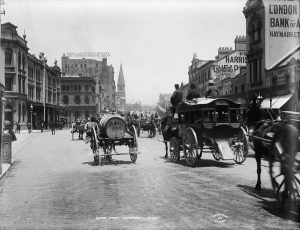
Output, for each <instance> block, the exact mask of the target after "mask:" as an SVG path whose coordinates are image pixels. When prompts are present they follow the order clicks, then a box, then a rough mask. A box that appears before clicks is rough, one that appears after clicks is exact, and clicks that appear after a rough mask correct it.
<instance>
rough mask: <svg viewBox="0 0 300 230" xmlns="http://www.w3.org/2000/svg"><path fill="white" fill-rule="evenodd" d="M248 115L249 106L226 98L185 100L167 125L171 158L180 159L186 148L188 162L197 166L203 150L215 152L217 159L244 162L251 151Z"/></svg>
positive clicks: (185, 156) (166, 135)
mask: <svg viewBox="0 0 300 230" xmlns="http://www.w3.org/2000/svg"><path fill="white" fill-rule="evenodd" d="M244 118H245V108H243V106H242V105H241V104H238V103H235V102H233V101H231V100H229V99H225V98H218V99H212V98H197V99H194V100H192V101H185V102H183V103H181V104H180V105H179V107H178V108H177V111H176V113H175V114H174V117H170V118H169V122H168V124H167V126H166V127H165V128H164V134H163V135H164V139H165V141H169V142H170V156H171V159H172V160H173V161H175V162H177V161H179V159H180V151H183V155H184V158H185V161H186V163H187V165H189V166H194V164H195V163H196V161H197V159H200V158H201V156H202V153H203V152H211V153H212V155H213V157H214V158H215V159H216V160H220V159H223V160H228V159H230V160H234V161H235V162H236V163H238V164H241V163H243V162H244V161H245V159H246V157H247V154H248V139H247V136H246V131H245V129H244V126H243V119H244ZM170 121H171V122H170Z"/></svg>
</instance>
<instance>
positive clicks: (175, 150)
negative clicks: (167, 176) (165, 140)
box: [170, 137, 180, 162]
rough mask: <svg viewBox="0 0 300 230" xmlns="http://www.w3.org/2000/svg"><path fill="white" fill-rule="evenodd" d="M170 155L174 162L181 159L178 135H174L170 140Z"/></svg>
mask: <svg viewBox="0 0 300 230" xmlns="http://www.w3.org/2000/svg"><path fill="white" fill-rule="evenodd" d="M170 156H171V160H172V161H173V162H178V161H179V160H180V150H179V143H178V142H177V140H176V137H172V138H171V140H170Z"/></svg>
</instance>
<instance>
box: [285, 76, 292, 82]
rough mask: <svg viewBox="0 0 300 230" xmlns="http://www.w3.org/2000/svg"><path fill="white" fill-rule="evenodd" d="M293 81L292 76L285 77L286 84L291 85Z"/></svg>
mask: <svg viewBox="0 0 300 230" xmlns="http://www.w3.org/2000/svg"><path fill="white" fill-rule="evenodd" d="M290 81H291V76H290V75H289V74H287V75H285V83H286V84H289V83H290Z"/></svg>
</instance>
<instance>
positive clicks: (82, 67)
mask: <svg viewBox="0 0 300 230" xmlns="http://www.w3.org/2000/svg"><path fill="white" fill-rule="evenodd" d="M61 62H62V73H63V75H65V76H76V77H78V76H80V77H91V78H93V79H95V80H96V91H95V92H96V95H97V97H96V102H95V103H96V104H97V106H98V111H97V114H98V115H99V114H100V113H101V112H103V111H105V110H106V109H111V110H114V109H115V108H116V86H115V81H114V68H113V66H112V65H107V58H103V59H102V61H98V60H95V59H86V58H81V59H76V58H70V57H68V56H65V55H63V56H62V59H61Z"/></svg>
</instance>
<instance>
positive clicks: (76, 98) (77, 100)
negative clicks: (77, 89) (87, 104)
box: [74, 95, 81, 105]
mask: <svg viewBox="0 0 300 230" xmlns="http://www.w3.org/2000/svg"><path fill="white" fill-rule="evenodd" d="M74 102H75V104H77V105H79V104H80V102H81V99H80V96H79V95H75V97H74Z"/></svg>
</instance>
